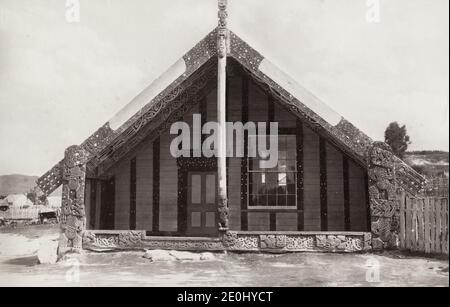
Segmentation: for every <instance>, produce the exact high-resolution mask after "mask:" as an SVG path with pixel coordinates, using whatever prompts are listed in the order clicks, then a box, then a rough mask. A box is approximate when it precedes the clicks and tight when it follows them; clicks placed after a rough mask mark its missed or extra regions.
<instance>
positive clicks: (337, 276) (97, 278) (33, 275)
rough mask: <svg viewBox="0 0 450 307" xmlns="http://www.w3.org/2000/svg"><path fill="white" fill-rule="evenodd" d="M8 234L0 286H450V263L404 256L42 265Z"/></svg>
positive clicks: (1, 242) (50, 230)
mask: <svg viewBox="0 0 450 307" xmlns="http://www.w3.org/2000/svg"><path fill="white" fill-rule="evenodd" d="M10 232H11V230H0V286H182V287H186V286H295V287H296V286H348V287H354V286H444V287H448V286H449V275H448V267H449V263H448V259H436V258H424V257H420V256H412V255H404V254H401V253H383V254H321V253H298V254H281V255H270V254H233V253H229V254H224V253H222V254H216V257H215V258H216V259H215V260H212V261H174V262H150V261H149V260H148V259H144V258H143V257H142V256H143V254H144V253H143V252H123V253H106V254H98V253H87V254H84V255H80V256H76V257H70V258H68V259H66V260H65V261H61V262H59V263H58V264H55V265H39V264H38V260H37V256H36V253H35V251H33V248H30V247H28V248H27V247H26V246H23V248H22V250H20V249H17V248H16V249H15V250H14V253H10V252H8V250H7V249H8V248H11V246H13V247H14V244H11V243H8V244H5V242H6V240H10V239H11V238H13V239H17V238H18V237H19V236H12V237H10V234H9V233H10ZM54 232H55V229H54V227H32V228H23V229H15V230H13V233H14V234H16V235H17V234H20V236H22V237H24V238H26V240H22V241H21V242H22V244H23V245H27V244H35V242H34V240H42V238H46V239H52V238H54V236H55V233H54ZM8 238H9V239H8ZM23 242H25V243H23ZM27 242H28V243H27ZM34 246H36V245H34ZM21 251H22V252H23V253H21ZM74 259H76V260H74ZM77 264H79V266H77ZM376 268H379V278H378V276H377V273H376ZM77 272H79V275H77ZM77 276H78V277H79V278H78V277H77Z"/></svg>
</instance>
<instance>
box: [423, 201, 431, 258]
mask: <svg viewBox="0 0 450 307" xmlns="http://www.w3.org/2000/svg"><path fill="white" fill-rule="evenodd" d="M430 202H431V200H430V198H428V197H426V198H424V228H425V229H424V230H425V237H424V244H425V253H430V246H431V242H430V241H431V235H430Z"/></svg>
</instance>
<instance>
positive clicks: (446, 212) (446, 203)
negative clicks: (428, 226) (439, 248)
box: [442, 198, 449, 255]
mask: <svg viewBox="0 0 450 307" xmlns="http://www.w3.org/2000/svg"><path fill="white" fill-rule="evenodd" d="M442 201H443V207H444V218H443V220H444V221H445V229H444V238H445V239H444V249H445V250H444V253H445V254H447V255H448V254H449V251H448V223H449V220H448V198H443V199H442Z"/></svg>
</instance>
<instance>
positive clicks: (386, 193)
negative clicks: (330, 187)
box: [368, 142, 399, 250]
mask: <svg viewBox="0 0 450 307" xmlns="http://www.w3.org/2000/svg"><path fill="white" fill-rule="evenodd" d="M394 161H395V160H394V155H393V153H392V151H391V149H390V147H389V145H387V144H385V143H383V142H375V143H374V144H373V146H372V147H371V148H370V149H369V151H368V165H369V169H368V177H369V200H370V217H371V230H372V248H373V249H374V250H380V249H383V248H391V247H396V246H397V241H398V231H399V223H398V219H399V208H398V204H397V193H396V185H395V173H394Z"/></svg>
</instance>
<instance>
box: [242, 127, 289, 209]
mask: <svg viewBox="0 0 450 307" xmlns="http://www.w3.org/2000/svg"><path fill="white" fill-rule="evenodd" d="M296 158H297V151H296V136H295V135H280V136H278V165H277V166H276V167H274V168H270V169H267V168H266V169H261V168H260V167H259V160H260V159H259V158H248V164H247V165H248V195H249V197H248V209H297V189H296V182H297V161H296Z"/></svg>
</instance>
